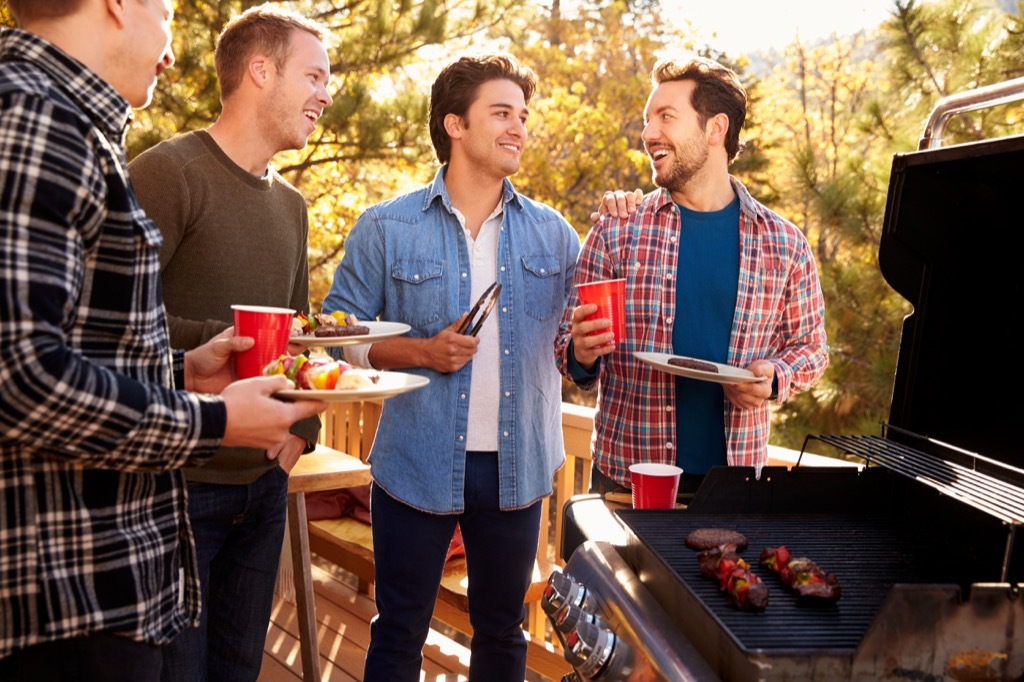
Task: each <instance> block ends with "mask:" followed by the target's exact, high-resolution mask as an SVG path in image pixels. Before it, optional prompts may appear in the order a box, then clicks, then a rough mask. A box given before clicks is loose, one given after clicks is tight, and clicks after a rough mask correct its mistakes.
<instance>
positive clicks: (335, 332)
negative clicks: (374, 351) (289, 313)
mask: <svg viewBox="0 0 1024 682" xmlns="http://www.w3.org/2000/svg"><path fill="white" fill-rule="evenodd" d="M369 333H370V328H369V327H367V326H366V325H365V324H359V320H358V319H357V318H356V316H355V315H353V314H352V313H345V312H342V311H340V310H335V311H334V312H333V313H329V314H328V313H314V314H313V315H309V316H307V315H306V314H305V313H303V312H301V311H300V312H299V313H298V314H297V315H296V316H295V319H294V320H292V334H293V335H296V334H297V335H300V336H309V335H310V334H312V335H313V336H361V335H363V334H369Z"/></svg>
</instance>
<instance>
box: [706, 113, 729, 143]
mask: <svg viewBox="0 0 1024 682" xmlns="http://www.w3.org/2000/svg"><path fill="white" fill-rule="evenodd" d="M705 129H706V130H707V136H708V143H709V144H713V145H723V146H724V145H725V136H726V135H727V134H728V132H729V117H728V116H726V115H725V114H715V115H714V116H712V117H711V118H709V119H708V123H707V125H706V126H705Z"/></svg>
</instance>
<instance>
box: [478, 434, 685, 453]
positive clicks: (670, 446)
mask: <svg viewBox="0 0 1024 682" xmlns="http://www.w3.org/2000/svg"><path fill="white" fill-rule="evenodd" d="M459 440H462V436H459ZM665 449H667V450H671V449H672V443H665Z"/></svg>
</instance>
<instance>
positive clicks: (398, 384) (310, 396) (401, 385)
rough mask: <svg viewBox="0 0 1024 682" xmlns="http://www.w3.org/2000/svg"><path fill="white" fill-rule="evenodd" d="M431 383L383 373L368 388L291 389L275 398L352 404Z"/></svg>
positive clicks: (279, 393) (401, 374)
mask: <svg viewBox="0 0 1024 682" xmlns="http://www.w3.org/2000/svg"><path fill="white" fill-rule="evenodd" d="M429 383H430V379H428V378H427V377H421V376H420V375H418V374H405V373H403V372H381V373H380V380H379V381H378V382H377V383H376V384H374V385H373V386H369V387H367V388H354V389H349V390H335V391H307V390H303V389H297V388H296V389H289V390H285V391H278V392H277V393H275V394H274V396H276V397H278V398H284V399H285V400H323V401H324V402H328V403H352V402H356V401H359V400H376V399H377V398H388V397H391V396H396V395H399V394H402V393H406V392H408V391H413V390H415V389H417V388H423V387H424V386H426V385H427V384H429Z"/></svg>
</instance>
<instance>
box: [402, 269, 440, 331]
mask: <svg viewBox="0 0 1024 682" xmlns="http://www.w3.org/2000/svg"><path fill="white" fill-rule="evenodd" d="M443 274H444V261H440V260H427V259H399V260H396V261H395V262H394V263H393V264H392V266H391V280H392V285H393V286H394V290H395V299H396V300H397V309H398V310H399V311H400V315H401V318H402V321H403V322H406V323H408V324H411V325H413V326H415V327H427V326H429V325H432V324H435V323H436V322H437V321H438V320H440V319H441V311H442V309H443V306H444V301H445V300H447V294H446V292H445V290H444V286H443V283H444V280H443V278H442V275H443Z"/></svg>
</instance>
